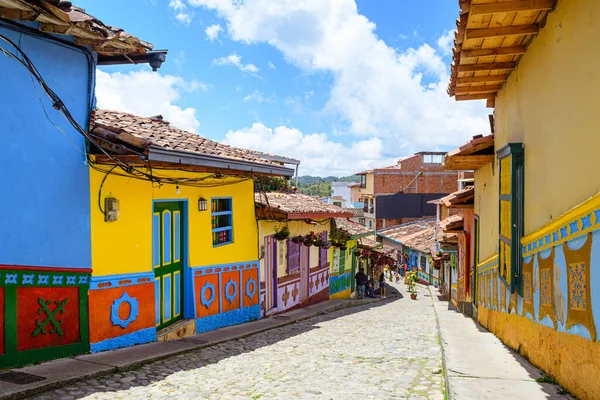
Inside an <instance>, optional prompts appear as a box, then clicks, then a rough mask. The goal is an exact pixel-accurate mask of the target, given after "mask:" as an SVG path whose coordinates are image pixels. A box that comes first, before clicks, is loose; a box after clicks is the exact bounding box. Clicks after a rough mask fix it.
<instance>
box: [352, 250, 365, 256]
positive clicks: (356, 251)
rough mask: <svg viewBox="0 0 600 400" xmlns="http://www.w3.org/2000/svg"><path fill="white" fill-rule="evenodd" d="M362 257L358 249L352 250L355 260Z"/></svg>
mask: <svg viewBox="0 0 600 400" xmlns="http://www.w3.org/2000/svg"><path fill="white" fill-rule="evenodd" d="M362 255H363V252H362V251H360V250H359V249H356V250H354V256H355V257H356V258H361V257H362Z"/></svg>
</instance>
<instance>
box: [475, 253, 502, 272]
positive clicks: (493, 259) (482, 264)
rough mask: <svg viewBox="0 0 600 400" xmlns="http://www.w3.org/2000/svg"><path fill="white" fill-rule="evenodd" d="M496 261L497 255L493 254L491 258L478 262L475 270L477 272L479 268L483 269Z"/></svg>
mask: <svg viewBox="0 0 600 400" xmlns="http://www.w3.org/2000/svg"><path fill="white" fill-rule="evenodd" d="M497 260H498V254H494V255H493V256H491V257H490V258H488V259H487V260H483V261H482V262H480V263H479V264H477V269H478V270H479V268H483V267H484V266H485V265H486V264H490V263H492V262H494V261H497Z"/></svg>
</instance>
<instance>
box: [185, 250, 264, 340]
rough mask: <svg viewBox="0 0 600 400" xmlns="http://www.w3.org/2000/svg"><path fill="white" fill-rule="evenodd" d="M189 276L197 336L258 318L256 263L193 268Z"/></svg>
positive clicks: (258, 278) (259, 313) (259, 307)
mask: <svg viewBox="0 0 600 400" xmlns="http://www.w3.org/2000/svg"><path fill="white" fill-rule="evenodd" d="M191 276H192V279H193V280H192V281H191V283H190V286H191V291H192V292H193V293H194V298H195V303H193V304H194V313H193V315H195V317H196V332H197V333H202V332H207V331H211V330H214V329H217V328H222V327H224V326H230V325H236V324H241V323H244V322H249V321H253V320H257V319H259V318H260V317H261V305H260V298H261V295H260V286H259V282H260V277H259V263H258V261H256V260H253V261H247V262H240V263H234V264H223V265H212V266H205V267H195V268H192V273H191ZM186 285H187V283H186Z"/></svg>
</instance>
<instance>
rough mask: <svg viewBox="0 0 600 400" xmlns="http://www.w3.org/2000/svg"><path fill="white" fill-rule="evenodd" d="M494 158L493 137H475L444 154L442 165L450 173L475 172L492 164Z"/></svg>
mask: <svg viewBox="0 0 600 400" xmlns="http://www.w3.org/2000/svg"><path fill="white" fill-rule="evenodd" d="M494 157H495V156H494V135H488V136H475V137H474V138H473V139H472V140H470V141H469V142H468V143H466V144H464V145H462V146H460V147H459V148H457V149H454V150H452V151H450V152H449V153H448V154H446V157H444V163H443V165H444V169H446V170H450V171H461V170H476V169H479V168H481V167H483V166H484V165H486V164H487V163H489V162H493V161H494Z"/></svg>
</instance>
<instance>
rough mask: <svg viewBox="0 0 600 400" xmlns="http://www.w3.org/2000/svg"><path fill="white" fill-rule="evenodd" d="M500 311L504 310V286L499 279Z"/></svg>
mask: <svg viewBox="0 0 600 400" xmlns="http://www.w3.org/2000/svg"><path fill="white" fill-rule="evenodd" d="M500 311H504V312H506V286H505V285H504V282H503V281H502V280H500Z"/></svg>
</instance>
